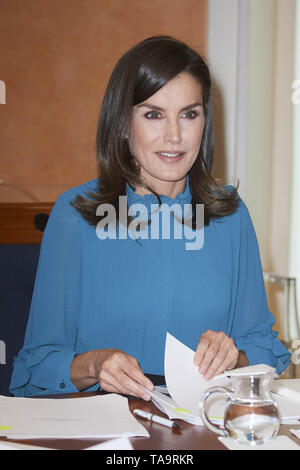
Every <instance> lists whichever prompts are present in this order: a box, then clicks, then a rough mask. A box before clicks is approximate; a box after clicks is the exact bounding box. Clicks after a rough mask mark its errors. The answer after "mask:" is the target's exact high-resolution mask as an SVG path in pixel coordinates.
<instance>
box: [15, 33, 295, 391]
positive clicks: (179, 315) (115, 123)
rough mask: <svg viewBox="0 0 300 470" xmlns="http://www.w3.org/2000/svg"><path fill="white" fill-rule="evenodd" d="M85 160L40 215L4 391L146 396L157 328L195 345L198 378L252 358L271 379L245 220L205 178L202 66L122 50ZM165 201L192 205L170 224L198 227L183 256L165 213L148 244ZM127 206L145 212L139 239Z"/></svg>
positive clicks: (208, 114)
mask: <svg viewBox="0 0 300 470" xmlns="http://www.w3.org/2000/svg"><path fill="white" fill-rule="evenodd" d="M97 158H98V167H99V170H100V175H101V177H99V178H97V179H95V180H92V181H90V182H88V183H86V184H83V185H82V186H80V187H77V188H73V189H71V190H69V191H67V192H65V193H64V194H62V195H61V196H60V197H59V198H58V200H57V202H56V204H55V206H54V208H53V211H52V213H51V216H50V218H49V221H48V225H47V228H46V231H45V233H44V237H43V243H42V247H41V255H40V261H39V267H38V272H37V277H36V283H35V289H34V294H33V299H32V305H31V311H30V317H29V322H28V327H27V331H26V336H25V342H24V347H23V349H22V350H21V351H20V353H19V355H18V357H17V358H16V361H15V368H14V372H13V376H12V380H11V385H10V391H11V393H12V394H14V395H37V394H46V393H47V394H48V393H59V392H74V391H78V390H79V391H83V390H96V389H97V388H98V387H99V384H100V386H101V388H102V389H103V390H106V391H110V392H116V393H123V394H130V395H134V396H138V397H141V398H143V399H145V400H148V399H149V395H148V394H147V392H145V391H144V390H143V389H142V388H141V387H140V385H143V386H144V387H145V388H146V389H148V390H152V389H153V382H155V380H154V379H153V377H152V375H154V376H163V374H164V368H163V361H164V347H165V338H166V333H167V331H169V332H170V333H171V334H172V335H173V336H175V337H176V338H178V339H179V340H181V341H182V342H183V343H185V344H186V345H187V346H189V347H190V348H192V349H194V350H196V353H195V356H194V363H195V365H196V366H197V367H198V369H199V372H200V373H202V374H203V375H204V377H205V378H206V379H210V378H212V377H213V376H214V375H216V374H220V373H222V372H223V371H224V370H226V369H231V368H235V367H237V366H244V365H248V364H256V363H261V362H264V363H267V364H269V365H272V366H274V367H276V369H277V372H279V373H280V372H282V371H283V370H284V369H285V368H286V367H287V365H288V362H289V353H288V351H287V350H286V349H285V348H284V347H283V345H282V344H281V343H280V342H279V341H278V339H277V338H276V333H274V332H272V325H273V324H274V319H273V316H272V314H271V313H270V312H269V310H268V306H267V301H266V295H265V289H264V282H263V276H262V269H261V264H260V258H259V250H258V246H257V241H256V237H255V232H254V229H253V225H252V222H251V219H250V217H249V213H248V211H247V208H246V206H245V204H244V203H243V202H242V201H241V200H240V198H239V196H238V194H237V188H233V187H232V186H230V187H223V186H220V185H218V184H217V183H216V182H215V181H214V179H213V178H212V176H211V170H212V165H213V126H212V102H211V80H210V74H209V70H208V68H207V65H206V64H205V62H204V60H203V59H202V58H201V57H200V56H199V55H198V54H197V53H196V52H195V51H193V50H192V49H190V48H189V47H188V46H186V45H185V44H183V43H181V42H179V41H177V40H175V39H173V38H170V37H165V36H162V37H153V38H149V39H146V40H145V41H143V42H141V43H139V44H138V45H136V46H135V47H133V48H132V49H130V50H129V51H128V52H127V53H126V54H125V55H124V56H123V57H122V58H121V59H120V60H119V62H118V63H117V65H116V67H115V69H114V70H113V72H112V76H111V78H110V81H109V84H108V88H107V91H106V94H105V97H104V100H103V104H102V109H101V113H100V118H99V124H98V132H97ZM124 201H126V209H127V207H128V209H129V212H128V213H126V217H125V218H124V206H123V203H124ZM157 203H158V204H162V206H157V205H155V204H157ZM174 204H176V206H177V208H179V209H182V212H181V215H183V214H186V213H185V212H184V208H185V206H189V207H190V208H192V211H191V214H192V216H191V217H190V218H189V219H188V218H187V217H184V219H183V221H182V217H181V218H180V217H179V220H180V225H181V227H183V226H185V225H186V224H188V221H190V223H191V224H192V228H193V233H194V234H195V235H196V234H198V233H199V231H200V230H202V233H204V243H203V244H202V245H201V247H200V248H199V246H198V248H197V249H186V244H185V242H186V240H184V239H183V238H179V237H176V236H175V224H176V223H177V224H178V223H179V222H178V217H175V215H174V225H172V228H171V230H170V232H169V235H170V236H169V237H165V236H163V234H162V230H163V228H158V231H157V232H155V231H154V232H151V234H152V235H153V233H155V236H152V237H151V236H149V233H150V231H151V230H152V228H153V226H154V224H153V221H154V220H156V221H157V220H158V219H155V217H154V214H155V211H153V210H152V209H153V207H155V208H157V207H158V209H162V208H163V207H164V208H169V209H170V208H171V207H173V205H174ZM199 207H202V208H203V207H204V219H203V220H204V227H202V228H201V224H200V225H199V224H198V223H197V214H198V212H197V210H198V208H199ZM133 208H134V209H137V210H139V211H141V212H143V210H144V209H145V212H146V215H148V216H147V217H146V218H145V219H143V223H140V226H139V231H138V227H136V221H135V220H134V219H133V217H132V215H134V210H133ZM121 209H122V210H121ZM149 211H150V216H149ZM106 214H110V215H109V217H108V219H107V217H106ZM112 215H114V216H115V217H116V220H115V221H114V220H112ZM164 215H165V214H163V213H162V216H161V217H162V218H163V219H164ZM177 215H178V214H177ZM198 222H199V221H198ZM105 223H107V227H106V233H105V229H104V228H103V227H104V225H105ZM162 223H164V220H163V222H162ZM132 224H133V225H132ZM132 227H136V231H135V236H130V235H129V234H130V233H131V229H132ZM124 228H126V230H125V231H124ZM156 228H157V227H156ZM177 228H178V227H177ZM177 228H176V230H177ZM107 229H108V230H107ZM145 234H146V236H145ZM139 235H140V236H139ZM151 378H152V380H150V379H151Z"/></svg>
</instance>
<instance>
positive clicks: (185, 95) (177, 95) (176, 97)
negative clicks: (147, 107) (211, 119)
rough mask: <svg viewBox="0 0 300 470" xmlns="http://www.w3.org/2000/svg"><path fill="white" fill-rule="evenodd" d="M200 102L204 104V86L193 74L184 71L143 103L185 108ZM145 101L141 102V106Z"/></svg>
mask: <svg viewBox="0 0 300 470" xmlns="http://www.w3.org/2000/svg"><path fill="white" fill-rule="evenodd" d="M199 102H200V103H201V104H202V86H201V84H200V83H199V82H198V80H196V79H195V78H194V77H193V76H192V75H190V74H188V73H185V72H184V73H181V74H179V75H177V76H176V77H175V78H173V79H172V80H170V81H169V82H168V83H167V84H166V85H165V86H163V87H162V88H161V89H160V90H158V91H157V92H156V93H155V94H154V95H152V96H150V97H149V98H148V99H147V100H145V101H144V102H143V103H148V104H152V105H155V106H158V107H162V108H163V107H164V106H166V105H176V106H178V107H182V108H183V107H185V106H189V105H191V104H193V103H199ZM143 103H139V106H140V105H141V104H143Z"/></svg>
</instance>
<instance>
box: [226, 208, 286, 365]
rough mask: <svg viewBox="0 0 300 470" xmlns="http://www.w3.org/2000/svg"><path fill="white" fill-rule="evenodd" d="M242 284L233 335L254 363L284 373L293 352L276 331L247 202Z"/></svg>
mask: <svg viewBox="0 0 300 470" xmlns="http://www.w3.org/2000/svg"><path fill="white" fill-rule="evenodd" d="M239 214H240V219H239V224H240V227H239V228H240V239H239V245H240V246H239V260H238V271H239V272H238V286H237V295H236V303H235V316H234V322H233V328H232V334H231V336H232V338H233V339H234V341H235V344H236V346H237V348H238V349H239V350H243V351H245V353H246V355H247V357H248V360H249V363H250V365H254V364H258V363H265V364H268V365H270V366H272V367H275V368H276V370H277V373H281V372H282V371H283V370H284V369H286V367H287V366H288V364H289V356H290V354H289V352H288V350H287V349H286V348H285V347H284V346H283V344H282V343H281V342H280V341H279V340H278V338H277V332H275V331H273V329H272V328H273V326H274V323H275V319H274V317H273V315H272V313H271V312H270V311H269V308H268V302H267V297H266V291H265V284H264V279H263V270H262V266H261V260H260V253H259V247H258V243H257V238H256V234H255V230H254V227H253V224H252V221H251V218H250V215H249V212H248V209H247V207H246V205H245V204H244V202H243V201H242V200H240V208H239Z"/></svg>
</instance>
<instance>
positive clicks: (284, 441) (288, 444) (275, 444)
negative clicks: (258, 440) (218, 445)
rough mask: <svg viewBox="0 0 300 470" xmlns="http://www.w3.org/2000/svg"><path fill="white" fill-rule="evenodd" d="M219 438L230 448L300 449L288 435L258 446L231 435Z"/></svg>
mask: <svg viewBox="0 0 300 470" xmlns="http://www.w3.org/2000/svg"><path fill="white" fill-rule="evenodd" d="M218 439H219V440H220V441H221V442H222V444H224V446H225V447H227V448H228V449H229V450H248V451H249V450H300V447H299V446H298V445H297V444H295V442H293V441H292V440H291V439H290V438H289V437H287V436H277V437H275V439H273V440H272V441H271V442H268V443H267V444H260V445H258V446H251V445H247V444H240V443H239V442H236V441H233V440H232V439H230V438H229V437H219V438H218Z"/></svg>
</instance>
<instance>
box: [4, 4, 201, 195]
mask: <svg viewBox="0 0 300 470" xmlns="http://www.w3.org/2000/svg"><path fill="white" fill-rule="evenodd" d="M206 15H207V0H184V1H183V0H151V1H148V0H0V57H1V63H0V80H3V81H4V82H5V84H6V104H0V201H2V202H3V201H7V202H9V201H11V202H12V201H15V202H17V201H21V202H22V201H23V202H25V201H36V202H38V201H54V200H56V198H57V196H58V195H59V194H61V193H62V192H63V191H64V190H65V189H67V188H69V187H71V186H76V185H78V184H81V183H83V182H84V181H87V180H89V179H92V178H94V177H95V176H96V164H95V157H94V145H95V133H96V125H97V119H98V114H99V110H100V104H101V101H102V97H103V94H104V91H105V87H106V84H107V81H108V78H109V75H110V73H111V71H112V68H113V66H114V64H115V63H116V61H117V60H118V58H119V57H120V55H121V54H123V53H124V52H125V51H126V50H127V49H128V48H129V47H131V46H133V45H134V44H136V43H137V42H139V41H140V40H142V39H144V38H146V37H148V36H152V35H155V34H168V35H173V36H175V37H178V38H179V39H182V40H184V41H187V42H188V43H189V44H190V45H191V46H193V47H195V48H197V49H198V50H199V51H200V52H205V46H206V23H207V21H206ZM1 183H2V184H1Z"/></svg>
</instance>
